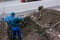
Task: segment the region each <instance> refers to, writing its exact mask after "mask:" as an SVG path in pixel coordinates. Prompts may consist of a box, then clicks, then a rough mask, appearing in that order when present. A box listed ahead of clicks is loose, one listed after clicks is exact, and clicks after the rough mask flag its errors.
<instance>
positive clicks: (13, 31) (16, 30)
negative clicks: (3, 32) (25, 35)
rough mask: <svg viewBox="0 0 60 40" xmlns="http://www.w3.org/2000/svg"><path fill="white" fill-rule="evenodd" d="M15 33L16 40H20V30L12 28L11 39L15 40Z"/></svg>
mask: <svg viewBox="0 0 60 40" xmlns="http://www.w3.org/2000/svg"><path fill="white" fill-rule="evenodd" d="M16 33H17V35H18V40H21V30H20V28H18V27H13V28H12V39H13V40H16Z"/></svg>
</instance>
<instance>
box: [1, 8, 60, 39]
mask: <svg viewBox="0 0 60 40" xmlns="http://www.w3.org/2000/svg"><path fill="white" fill-rule="evenodd" d="M19 23H20V22H19ZM20 25H21V31H22V40H60V11H56V10H50V9H43V10H42V11H39V12H33V13H30V14H29V16H26V17H25V21H24V22H21V23H20ZM0 26H1V27H0V40H11V30H10V29H8V28H7V24H6V23H3V22H2V21H0ZM16 40H18V37H16Z"/></svg>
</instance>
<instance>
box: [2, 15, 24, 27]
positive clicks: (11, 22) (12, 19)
mask: <svg viewBox="0 0 60 40" xmlns="http://www.w3.org/2000/svg"><path fill="white" fill-rule="evenodd" d="M2 21H4V22H7V24H8V26H10V27H12V28H13V27H19V26H20V25H19V23H18V21H24V18H17V17H12V16H7V17H6V18H3V19H2Z"/></svg>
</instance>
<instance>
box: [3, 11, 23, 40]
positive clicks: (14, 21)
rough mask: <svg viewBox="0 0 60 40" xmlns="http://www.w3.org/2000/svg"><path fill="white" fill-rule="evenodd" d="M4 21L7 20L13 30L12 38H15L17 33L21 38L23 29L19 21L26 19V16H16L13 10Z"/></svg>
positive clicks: (19, 39) (19, 38)
mask: <svg viewBox="0 0 60 40" xmlns="http://www.w3.org/2000/svg"><path fill="white" fill-rule="evenodd" d="M2 21H4V22H7V24H8V26H9V27H10V28H11V30H12V39H13V40H15V38H16V33H17V34H18V40H21V29H20V25H19V23H18V22H19V21H24V18H17V17H15V13H14V12H12V13H11V15H9V16H7V17H5V18H3V19H2Z"/></svg>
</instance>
